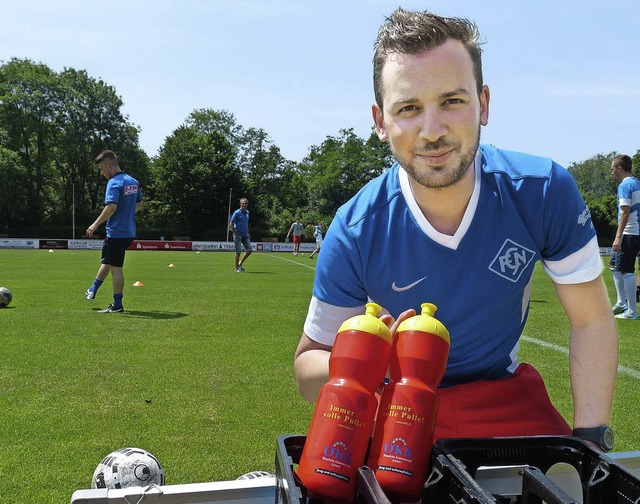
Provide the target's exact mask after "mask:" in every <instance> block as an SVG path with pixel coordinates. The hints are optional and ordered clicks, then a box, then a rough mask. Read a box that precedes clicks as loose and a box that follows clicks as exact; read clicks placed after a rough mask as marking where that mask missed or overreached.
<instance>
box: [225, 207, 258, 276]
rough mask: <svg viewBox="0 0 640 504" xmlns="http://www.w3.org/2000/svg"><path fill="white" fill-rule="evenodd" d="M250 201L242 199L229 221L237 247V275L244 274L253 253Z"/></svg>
mask: <svg viewBox="0 0 640 504" xmlns="http://www.w3.org/2000/svg"><path fill="white" fill-rule="evenodd" d="M248 206H249V200H248V199H247V198H240V208H238V209H237V210H236V211H235V212H233V215H232V216H231V220H230V221H229V229H230V230H231V232H232V233H233V243H234V245H235V247H236V255H235V265H236V273H242V272H243V271H244V266H242V265H243V264H244V262H245V261H246V260H247V257H249V256H250V255H251V252H253V248H252V246H251V237H250V236H249V210H247V207H248ZM243 248H244V255H243V256H242V260H240V254H241V253H242V249H243Z"/></svg>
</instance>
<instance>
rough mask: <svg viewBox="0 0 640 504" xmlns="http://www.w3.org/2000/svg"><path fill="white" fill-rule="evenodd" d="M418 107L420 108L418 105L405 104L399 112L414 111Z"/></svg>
mask: <svg viewBox="0 0 640 504" xmlns="http://www.w3.org/2000/svg"><path fill="white" fill-rule="evenodd" d="M417 109H418V107H416V106H415V105H405V106H404V107H402V108H401V109H400V110H398V112H400V113H403V112H413V111H414V110H417Z"/></svg>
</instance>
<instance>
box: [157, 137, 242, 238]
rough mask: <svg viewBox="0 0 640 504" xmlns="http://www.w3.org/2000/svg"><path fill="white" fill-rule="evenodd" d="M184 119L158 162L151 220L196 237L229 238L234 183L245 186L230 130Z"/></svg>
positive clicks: (164, 226)
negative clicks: (207, 127)
mask: <svg viewBox="0 0 640 504" xmlns="http://www.w3.org/2000/svg"><path fill="white" fill-rule="evenodd" d="M204 131H205V130H203V129H202V128H199V127H198V126H197V125H183V126H180V127H179V128H178V129H176V130H175V131H174V132H173V134H172V135H171V136H170V137H168V138H167V139H166V141H165V143H164V145H163V146H162V148H161V149H160V153H159V155H158V157H157V158H156V159H155V160H154V163H153V174H154V183H153V186H152V190H151V195H152V199H153V203H152V205H150V210H149V212H150V214H151V216H150V220H151V221H152V223H153V224H154V225H156V226H159V227H162V228H165V229H171V230H172V231H173V233H177V234H179V235H188V236H191V238H193V239H217V240H222V239H225V238H226V229H227V222H226V221H227V212H228V195H229V188H233V187H239V186H241V182H240V171H239V170H238V169H237V168H235V167H234V159H235V151H234V147H233V145H232V144H231V143H230V142H229V141H228V140H227V138H225V136H224V134H223V133H221V132H219V131H215V130H210V131H208V132H204Z"/></svg>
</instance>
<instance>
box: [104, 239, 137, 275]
mask: <svg viewBox="0 0 640 504" xmlns="http://www.w3.org/2000/svg"><path fill="white" fill-rule="evenodd" d="M132 243H133V238H109V237H107V238H105V240H104V243H103V244H102V260H101V261H100V262H101V263H102V264H108V265H109V266H113V267H115V268H122V266H123V264H124V253H125V251H126V250H127V249H128V248H129V246H130V245H131V244H132Z"/></svg>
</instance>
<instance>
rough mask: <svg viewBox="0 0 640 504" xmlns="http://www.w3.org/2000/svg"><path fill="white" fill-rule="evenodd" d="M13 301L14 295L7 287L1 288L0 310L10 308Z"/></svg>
mask: <svg viewBox="0 0 640 504" xmlns="http://www.w3.org/2000/svg"><path fill="white" fill-rule="evenodd" d="M12 299H13V294H11V291H10V290H9V289H7V288H6V287H0V308H4V307H5V306H9V303H10V302H11V300H12Z"/></svg>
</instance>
